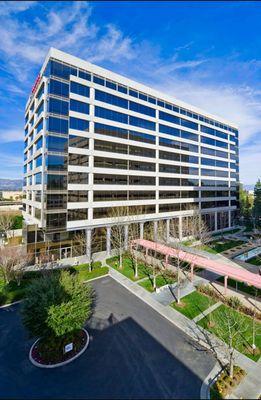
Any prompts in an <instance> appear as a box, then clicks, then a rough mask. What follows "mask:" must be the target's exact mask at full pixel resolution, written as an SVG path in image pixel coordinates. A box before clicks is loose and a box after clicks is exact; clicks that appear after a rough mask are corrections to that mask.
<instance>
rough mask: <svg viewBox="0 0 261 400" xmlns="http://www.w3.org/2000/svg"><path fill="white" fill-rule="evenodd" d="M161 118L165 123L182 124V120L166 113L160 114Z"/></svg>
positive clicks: (161, 112)
mask: <svg viewBox="0 0 261 400" xmlns="http://www.w3.org/2000/svg"><path fill="white" fill-rule="evenodd" d="M159 118H160V119H163V120H164V121H169V122H172V124H178V125H179V124H180V118H178V117H176V116H175V115H171V114H168V113H165V112H164V111H160V112H159Z"/></svg>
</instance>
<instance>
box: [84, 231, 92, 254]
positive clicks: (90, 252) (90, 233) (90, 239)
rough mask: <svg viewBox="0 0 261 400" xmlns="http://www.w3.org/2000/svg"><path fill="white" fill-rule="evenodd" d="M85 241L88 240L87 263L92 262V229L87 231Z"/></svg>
mask: <svg viewBox="0 0 261 400" xmlns="http://www.w3.org/2000/svg"><path fill="white" fill-rule="evenodd" d="M85 235H86V237H85V239H86V257H87V262H91V256H92V230H91V229H86V231H85Z"/></svg>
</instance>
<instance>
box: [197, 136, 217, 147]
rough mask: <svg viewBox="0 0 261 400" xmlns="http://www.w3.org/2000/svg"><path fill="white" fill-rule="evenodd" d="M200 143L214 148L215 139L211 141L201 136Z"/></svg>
mask: <svg viewBox="0 0 261 400" xmlns="http://www.w3.org/2000/svg"><path fill="white" fill-rule="evenodd" d="M201 143H205V144H209V145H211V146H215V144H216V141H215V139H211V138H208V137H205V136H201Z"/></svg>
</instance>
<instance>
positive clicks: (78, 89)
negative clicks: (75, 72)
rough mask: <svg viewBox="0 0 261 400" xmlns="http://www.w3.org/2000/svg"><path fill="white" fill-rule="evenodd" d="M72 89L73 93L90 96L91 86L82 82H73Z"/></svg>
mask: <svg viewBox="0 0 261 400" xmlns="http://www.w3.org/2000/svg"><path fill="white" fill-rule="evenodd" d="M70 90H71V92H72V93H76V94H79V95H81V96H84V97H90V88H89V87H88V86H85V85H82V84H80V83H77V82H71V88H70Z"/></svg>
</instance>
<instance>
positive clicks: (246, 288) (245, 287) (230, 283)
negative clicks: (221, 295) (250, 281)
mask: <svg viewBox="0 0 261 400" xmlns="http://www.w3.org/2000/svg"><path fill="white" fill-rule="evenodd" d="M217 280H218V281H219V282H222V283H224V277H223V276H221V277H220V278H218V279H217ZM227 284H228V286H230V287H232V288H236V287H237V289H238V290H240V291H241V292H245V293H247V294H250V295H251V296H255V295H256V288H255V287H254V286H248V285H245V284H244V283H243V282H236V281H234V280H233V279H230V278H228V280H227ZM260 296H261V290H260V289H257V297H260Z"/></svg>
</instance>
